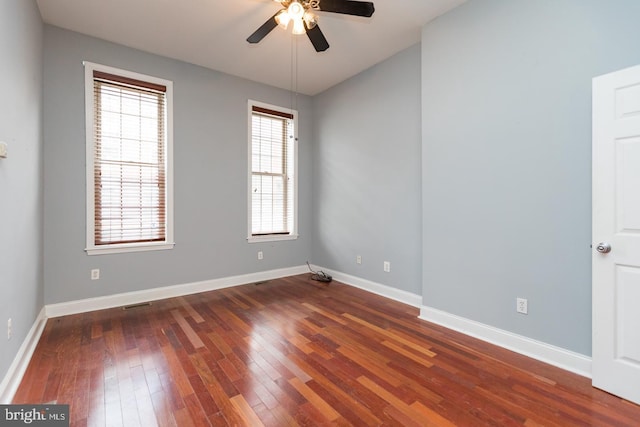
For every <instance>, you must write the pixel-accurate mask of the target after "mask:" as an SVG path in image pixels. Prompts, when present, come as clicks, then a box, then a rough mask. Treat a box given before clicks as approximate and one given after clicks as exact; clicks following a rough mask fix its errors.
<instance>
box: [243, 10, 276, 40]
mask: <svg viewBox="0 0 640 427" xmlns="http://www.w3.org/2000/svg"><path fill="white" fill-rule="evenodd" d="M278 13H280V12H277V13H276V14H275V15H273V16H272V17H271V18H269V19H268V20H267V22H265V23H264V24H262V25H261V26H260V28H258V29H257V30H256V31H255V32H254V33H253V34H251V35H250V36H249V37H248V38H247V41H248V42H249V43H258V42H259V41H260V40H262V39H263V38H265V36H266V35H267V34H269V33H270V32H271V31H272V30H273V29H274V28H275V27H277V26H278V23H277V22H276V15H277V14H278Z"/></svg>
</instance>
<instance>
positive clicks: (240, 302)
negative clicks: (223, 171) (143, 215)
mask: <svg viewBox="0 0 640 427" xmlns="http://www.w3.org/2000/svg"><path fill="white" fill-rule="evenodd" d="M417 315H418V310H417V309H416V308H414V307H410V306H407V305H404V304H401V303H398V302H395V301H392V300H388V299H385V298H382V297H379V296H376V295H373V294H370V293H368V292H365V291H362V290H359V289H356V288H353V287H350V286H347V285H343V284H340V283H337V282H335V281H334V282H332V283H331V284H330V285H328V286H321V285H320V284H319V283H318V282H314V281H312V280H310V278H309V276H308V275H301V276H294V277H289V278H283V279H278V280H272V281H269V282H266V283H261V284H249V285H243V286H238V287H234V288H229V289H224V290H218V291H212V292H206V293H202V294H197V295H190V296H184V297H179V298H171V299H167V300H162V301H154V302H153V303H152V305H150V306H143V307H138V308H131V309H128V310H123V309H110V310H102V311H96V312H91V313H85V314H78V315H73V316H66V317H60V318H54V319H49V321H48V322H47V325H46V327H45V330H44V333H43V335H42V337H41V339H40V342H39V344H38V347H37V349H36V351H35V353H34V355H33V358H32V360H31V363H30V365H29V367H28V369H27V372H26V374H25V376H24V378H23V381H22V384H21V385H20V387H19V389H18V392H17V393H16V396H15V399H14V403H32V404H33V403H50V402H57V403H68V404H70V417H71V425H72V426H143V427H147V426H155V425H157V426H179V427H183V426H227V425H232V426H251V427H254V426H328V425H339V426H348V425H352V426H379V425H384V426H485V425H486V426H529V427H534V426H563V427H565V426H638V425H640V407H639V406H637V405H634V404H631V403H629V402H627V401H624V400H622V399H619V398H617V397H614V396H611V395H609V394H607V393H604V392H602V391H599V390H597V389H594V388H592V387H591V383H590V380H589V379H586V378H583V377H580V376H577V375H574V374H571V373H568V372H566V371H563V370H560V369H557V368H554V367H552V366H549V365H546V364H544V363H541V362H537V361H534V360H532V359H529V358H527V357H524V356H521V355H518V354H516V353H512V352H510V351H507V350H505V349H502V348H499V347H495V346H492V345H490V344H487V343H485V342H482V341H478V340H475V339H473V338H470V337H468V336H465V335H462V334H458V333H455V332H453V331H450V330H448V329H445V328H442V327H439V326H436V325H433V324H430V323H427V322H424V321H421V320H419V319H418V318H417Z"/></svg>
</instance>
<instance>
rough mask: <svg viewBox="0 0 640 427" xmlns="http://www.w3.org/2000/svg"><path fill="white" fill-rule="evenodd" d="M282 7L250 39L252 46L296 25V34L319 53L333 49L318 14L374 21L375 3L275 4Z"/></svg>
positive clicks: (317, 0) (288, 0)
mask: <svg viewBox="0 0 640 427" xmlns="http://www.w3.org/2000/svg"><path fill="white" fill-rule="evenodd" d="M274 1H277V2H278V3H280V4H281V5H282V9H280V10H279V11H278V12H277V13H276V14H275V15H273V16H272V17H271V18H269V19H268V20H267V22H265V23H264V24H262V26H261V27H260V28H258V29H257V30H256V31H255V32H254V33H253V34H251V35H250V36H249V38H247V41H248V42H249V43H258V42H259V41H260V40H262V39H263V38H265V36H266V35H267V34H269V33H270V32H271V30H273V29H274V28H276V27H277V26H278V25H280V26H281V27H282V28H284V29H286V28H287V27H288V26H289V22H293V34H304V33H306V34H307V37H309V40H310V41H311V44H313V47H314V48H315V49H316V51H317V52H322V51H325V50H327V49H329V42H327V39H326V38H325V37H324V34H322V31H320V27H319V26H318V16H317V15H316V14H315V13H314V11H321V12H333V13H342V14H345V15H355V16H363V17H366V18H369V17H371V15H373V12H374V10H375V9H374V7H373V3H372V2H369V1H354V0H274Z"/></svg>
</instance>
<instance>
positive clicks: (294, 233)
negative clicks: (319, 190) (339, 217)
mask: <svg viewBox="0 0 640 427" xmlns="http://www.w3.org/2000/svg"><path fill="white" fill-rule="evenodd" d="M254 106H255V107H261V108H266V109H268V110H273V111H278V112H281V113H284V114H292V115H293V133H294V137H293V141H291V143H292V144H293V150H292V151H293V159H292V161H293V218H292V220H293V225H292V227H291V230H290V232H289V234H266V235H259V236H254V235H253V233H252V223H251V222H252V221H251V219H252V209H251V208H252V200H253V197H252V171H253V168H252V155H251V154H252V133H253V125H252V115H253V107H254ZM247 117H248V126H247V127H248V129H249V131H248V136H249V138H248V158H249V161H248V166H249V167H248V168H247V170H248V179H247V181H248V186H247V195H248V198H247V206H248V208H247V242H249V243H259V242H273V241H281V240H295V239H297V238H298V111H296V110H292V109H290V108H284V107H279V106H276V105H271V104H267V103H264V102H259V101H254V100H251V99H250V100H249V101H248V103H247Z"/></svg>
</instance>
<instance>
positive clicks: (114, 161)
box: [84, 62, 173, 255]
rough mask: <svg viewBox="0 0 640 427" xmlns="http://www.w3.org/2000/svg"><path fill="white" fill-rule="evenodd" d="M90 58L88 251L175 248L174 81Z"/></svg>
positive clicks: (87, 88) (87, 65)
mask: <svg viewBox="0 0 640 427" xmlns="http://www.w3.org/2000/svg"><path fill="white" fill-rule="evenodd" d="M84 65H85V102H86V105H85V108H86V133H87V142H86V144H87V248H86V250H87V253H88V254H89V255H95V254H101V253H115V252H130V251H141V250H159V249H170V248H172V247H173V218H172V217H173V196H172V108H171V102H172V96H173V91H172V82H170V81H167V80H163V79H158V78H155V77H150V76H145V75H141V74H137V73H132V72H128V71H124V70H118V69H115V68H111V67H106V66H102V65H97V64H91V63H88V62H85V64H84Z"/></svg>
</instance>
